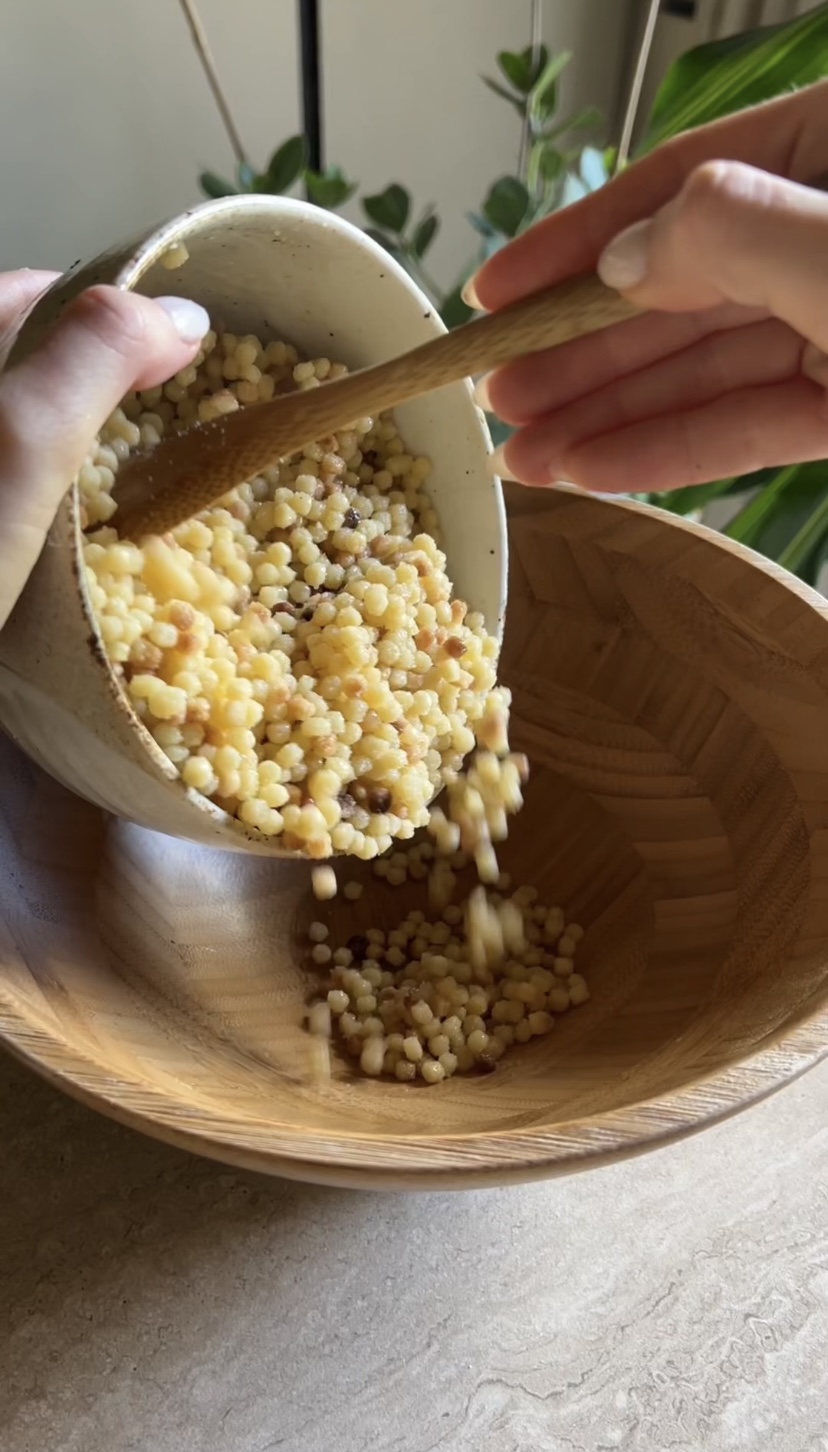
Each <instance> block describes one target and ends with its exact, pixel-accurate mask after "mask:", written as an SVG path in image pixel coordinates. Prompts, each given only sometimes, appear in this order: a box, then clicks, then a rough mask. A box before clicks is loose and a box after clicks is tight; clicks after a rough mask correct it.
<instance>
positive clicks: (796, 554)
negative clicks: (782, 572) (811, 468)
mask: <svg viewBox="0 0 828 1452" xmlns="http://www.w3.org/2000/svg"><path fill="white" fill-rule="evenodd" d="M827 539H828V494H823V495H822V498H821V499H820V501H819V503H818V504H817V505H816V506H815V507H814V509H813V510H812V512H811V513H810V514H809V516H808V518H807V519H806V520H805V522H804V524H802V525H801V526H800V528H799V529H798V530H797V532H796V534H795V535H794V536H793V538H792V539H790V540H789V541H788V543H787V545H786V546H785V548H784V549H783V550H780V551H779V554H778V555H777V561H778V563H779V564H780V565H782V566H783V567H784V568H785V569H786V570H791V571H792V572H793V573H794V574H795V575H799V576H800V578H803V574H802V572H803V569H808V567H809V566H810V569H809V570H808V583H809V584H813V583H814V582H815V580H816V575H817V573H818V571H819V567H820V565H821V563H822V556H823V547H824V545H825V543H826V540H827ZM815 556H817V558H815Z"/></svg>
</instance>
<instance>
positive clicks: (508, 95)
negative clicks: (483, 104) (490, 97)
mask: <svg viewBox="0 0 828 1452" xmlns="http://www.w3.org/2000/svg"><path fill="white" fill-rule="evenodd" d="M480 79H481V80H482V82H483V84H484V86H488V87H489V90H490V91H494V93H495V95H496V96H500V99H501V100H502V101H508V102H509V105H510V106H514V108H515V110H516V111H517V113H518V116H519V117H520V119H521V121H522V120H523V118H524V116H525V115H526V101H525V100H524V99H523V97H522V96H515V95H514V94H513V93H512V92H511V91H507V90H506V87H505V86H501V85H500V84H499V82H498V81H493V80H492V78H491V76H481V77H480Z"/></svg>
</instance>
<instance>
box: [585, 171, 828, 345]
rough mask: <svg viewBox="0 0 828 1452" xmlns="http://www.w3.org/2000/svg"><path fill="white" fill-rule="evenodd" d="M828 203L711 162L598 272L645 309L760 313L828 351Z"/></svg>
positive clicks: (613, 248) (630, 233)
mask: <svg viewBox="0 0 828 1452" xmlns="http://www.w3.org/2000/svg"><path fill="white" fill-rule="evenodd" d="M827 251H828V197H826V196H825V195H824V193H822V192H817V191H812V190H811V189H810V188H809V187H803V186H799V185H797V184H796V183H795V182H788V181H781V180H780V179H779V178H778V177H773V176H769V175H768V174H767V173H766V172H762V171H757V170H756V169H755V168H754V167H749V166H743V165H742V164H741V163H734V162H721V161H716V162H707V163H705V165H704V166H701V167H698V168H697V169H696V170H695V171H694V172H693V173H692V175H691V176H690V177H689V178H688V179H687V182H686V183H685V185H684V187H683V188H682V190H681V192H680V193H679V195H678V196H677V197H675V198H674V199H673V201H671V202H669V203H668V205H667V206H666V207H664V208H662V210H661V211H660V212H658V213H657V214H656V215H655V217H653V218H652V219H651V220H649V221H646V222H640V223H637V224H636V226H634V227H632V228H629V229H628V230H627V231H626V232H625V233H622V234H621V236H620V237H617V238H615V240H614V241H613V243H612V244H611V245H610V247H609V248H607V250H606V251H605V252H604V254H603V256H602V257H601V259H600V262H599V272H600V274H601V276H602V277H603V279H604V281H605V282H606V283H608V284H609V286H611V287H617V288H620V289H622V290H623V291H624V292H626V293H628V294H629V296H630V297H632V298H633V299H634V300H635V301H636V302H637V303H639V304H640V305H641V306H642V307H646V308H657V309H668V310H670V311H676V310H687V309H694V308H709V307H714V306H716V305H717V304H719V303H722V302H724V301H727V302H734V303H739V304H741V305H743V306H747V307H759V308H763V309H765V310H766V311H767V312H769V313H772V314H773V315H774V316H775V317H777V318H781V319H782V320H783V321H784V322H786V323H789V324H790V326H791V327H792V328H795V329H796V331H797V332H798V333H800V334H801V335H802V336H803V337H804V338H807V339H809V340H810V341H812V342H814V343H816V344H817V345H818V346H819V347H820V348H823V349H824V348H828V269H826V267H825V257H826V252H827Z"/></svg>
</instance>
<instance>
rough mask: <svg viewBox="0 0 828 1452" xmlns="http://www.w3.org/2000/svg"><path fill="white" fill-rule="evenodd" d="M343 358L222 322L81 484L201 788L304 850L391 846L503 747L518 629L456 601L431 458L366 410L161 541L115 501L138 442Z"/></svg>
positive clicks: (107, 615)
mask: <svg viewBox="0 0 828 1452" xmlns="http://www.w3.org/2000/svg"><path fill="white" fill-rule="evenodd" d="M343 372H345V369H344V368H343V367H342V366H341V365H337V364H335V363H331V362H330V360H328V359H324V358H323V359H316V360H314V361H307V362H300V360H299V358H298V356H297V354H296V352H295V350H294V349H292V348H291V347H289V346H288V345H286V344H284V343H278V342H276V343H266V344H265V343H263V342H261V341H260V340H259V339H258V338H256V337H253V336H251V335H248V336H245V337H240V336H235V335H233V334H230V333H225V334H223V335H222V336H220V337H219V336H217V335H216V333H214V332H211V333H209V334H208V336H207V337H206V338H205V340H204V343H203V344H202V347H201V349H200V351H199V353H198V355H197V357H196V359H195V360H194V362H193V363H192V364H190V365H188V367H186V368H184V369H182V370H181V371H180V372H179V373H178V374H176V376H175V378H173V379H171V380H170V381H169V382H168V383H167V384H165V385H163V386H161V387H158V388H153V389H147V390H143V391H141V392H138V393H134V394H130V395H128V396H127V397H126V398H125V399H124V400H123V402H122V404H121V406H120V407H119V408H117V409H116V410H115V412H114V413H113V414H112V416H111V417H110V419H109V420H108V421H107V424H106V425H105V427H104V428H103V430H102V431H101V434H100V437H99V440H98V442H97V445H96V447H95V449H94V450H93V451H92V453H91V454H90V455H89V457H88V458H87V460H86V462H85V463H84V465H83V467H82V469H81V471H80V474H79V476H78V481H77V482H78V489H79V492H80V497H81V503H82V518H83V522H84V524H85V527H86V542H85V546H84V559H85V565H86V579H87V584H88V589H89V595H90V599H91V603H92V607H93V610H94V613H95V616H96V619H97V622H98V627H99V630H100V634H101V637H102V640H103V642H104V645H105V649H106V652H107V655H108V657H109V660H110V661H111V663H112V665H113V667H114V669H115V671H116V674H117V675H118V677H119V679H120V681H121V683H122V686H123V689H124V691H125V693H126V694H127V696H128V698H129V700H130V702H131V704H132V706H133V708H134V710H135V712H136V713H137V715H138V716H139V717H140V718H141V720H142V721H143V723H144V725H145V726H146V728H147V730H148V731H149V732H150V734H151V735H152V736H153V737H154V739H155V741H156V742H157V744H158V745H159V746H160V747H161V749H162V750H163V751H164V752H165V753H166V755H167V757H168V758H169V760H170V761H171V762H173V763H174V764H175V766H176V767H177V768H178V771H179V773H180V775H181V778H182V780H183V781H184V783H185V784H186V785H187V786H188V787H189V788H190V789H191V790H193V791H194V792H198V793H201V794H202V795H204V796H207V797H209V798H211V800H213V801H214V802H216V803H217V804H218V805H219V806H221V807H223V808H224V809H225V810H226V811H227V812H229V813H230V814H231V815H232V816H234V817H236V818H238V820H239V821H240V822H241V823H243V824H244V826H245V827H246V828H247V829H248V830H249V831H250V832H251V833H254V834H260V835H262V836H264V837H269V838H278V839H279V844H280V846H283V847H284V848H285V849H287V850H289V851H302V852H304V853H306V854H307V855H308V856H310V857H311V858H316V859H323V858H326V857H329V856H331V855H332V854H334V853H347V854H351V855H353V856H356V857H358V858H363V859H365V860H370V859H372V858H376V857H379V856H381V855H382V854H383V853H385V852H386V851H387V850H388V848H389V847H391V845H392V843H394V842H395V841H401V842H405V841H406V840H410V839H411V838H412V837H413V836H414V834H415V832H416V831H417V829H418V828H420V827H423V826H425V825H426V824H427V822H428V819H429V806H430V803H431V801H432V799H433V797H434V796H435V794H436V793H437V791H438V790H439V789H440V788H441V787H442V786H443V785H444V783H445V782H446V781H447V780H451V779H453V778H456V777H457V774H458V773H459V770H460V767H461V765H462V763H463V760H464V758H465V757H466V756H467V755H468V753H469V752H470V751H472V749H473V748H474V747H475V745H479V746H480V747H481V748H482V749H483V751H485V752H488V753H492V752H495V753H496V752H497V751H498V750H499V749H500V743H501V739H502V728H503V720H502V715H503V713H502V710H501V705H500V697H499V693H498V691H497V687H496V665H497V654H498V650H497V642H496V640H495V639H494V637H492V636H490V635H489V634H488V633H487V631H486V629H485V626H484V622H483V620H482V617H481V616H480V615H477V614H474V613H473V612H469V611H468V609H467V607H466V605H465V603H464V602H463V601H462V600H457V599H455V598H453V592H452V586H451V582H450V580H449V577H448V575H447V573H446V560H445V556H444V554H443V553H442V550H441V548H440V543H439V527H438V520H437V515H436V513H435V510H434V508H433V506H432V503H431V500H430V498H429V495H428V492H427V488H426V480H427V479H428V476H429V473H430V468H431V466H430V464H429V462H428V460H426V459H424V458H421V457H417V456H415V455H413V454H411V453H409V452H408V450H407V449H406V446H405V443H404V441H403V439H402V438H401V437H400V435H399V433H398V430H397V427H396V424H395V423H394V421H393V419H392V418H391V417H385V416H383V417H380V418H377V419H370V418H366V419H361V420H357V421H356V422H355V423H354V424H353V426H352V427H351V428H349V429H345V430H340V432H339V433H338V434H336V435H331V436H330V437H329V438H325V439H321V440H319V441H317V442H315V443H313V444H310V445H308V446H307V447H306V449H305V450H304V453H303V454H302V455H301V456H295V457H293V458H291V459H289V460H284V461H282V462H280V463H275V464H274V465H273V466H272V467H271V468H268V469H266V470H265V471H264V473H263V474H261V475H260V476H257V477H256V478H255V479H251V480H249V481H248V482H247V483H245V484H243V485H241V486H240V487H239V488H238V489H234V490H233V491H232V492H231V493H230V494H228V496H227V498H226V499H225V500H223V501H222V504H221V506H220V507H216V508H213V509H210V510H207V511H205V512H204V513H203V514H201V515H199V516H198V517H197V518H195V519H192V520H190V521H188V522H187V523H186V524H183V525H181V526H180V527H179V528H178V529H176V530H174V531H173V532H172V533H171V534H168V535H165V536H164V537H163V538H149V539H147V540H145V541H144V542H143V543H142V544H141V545H138V544H136V543H135V542H133V541H130V540H126V539H121V538H120V537H119V534H118V529H117V505H116V500H115V498H114V497H113V493H112V491H113V485H114V483H115V479H116V476H117V472H118V468H119V465H120V463H121V461H122V460H123V459H125V458H126V457H127V456H128V454H129V453H130V451H131V450H133V449H136V448H139V447H140V448H151V447H152V445H153V444H155V443H157V442H158V441H159V439H160V438H161V437H162V435H163V434H165V433H167V432H169V431H173V432H174V431H178V430H180V429H182V428H186V427H188V426H190V425H192V424H194V423H196V422H198V421H199V420H208V419H212V418H216V417H218V416H219V415H220V414H222V413H228V412H232V411H234V410H235V409H238V408H240V407H244V406H245V405H247V404H250V403H255V402H258V401H261V400H265V399H269V398H272V397H273V396H274V394H276V393H283V392H285V391H289V390H292V389H307V388H314V387H317V386H319V384H320V383H321V382H322V381H323V380H324V379H328V378H335V377H337V376H339V375H341V374H342V373H343ZM488 764H489V763H488V758H487V759H486V760H485V761H483V762H481V763H480V764H479V768H478V769H479V770H480V771H483V772H484V778H485V780H484V778H481V784H480V785H479V786H478V788H477V790H478V794H479V795H481V796H482V797H483V799H484V803H486V804H487V805H486V810H487V811H488V816H489V818H491V820H490V821H489V831H490V835H491V838H492V840H497V833H498V830H499V828H500V827H501V826H502V821H501V816H500V815H499V814H498V811H497V810H495V809H494V808H493V807H492V806H491V801H490V798H491V793H492V791H493V790H494V785H495V784H494V783H492V782H490V781H489V778H488V777H487V776H485V771H486V770H487V769H488ZM501 770H502V771H504V770H505V772H506V777H507V778H508V781H507V782H506V785H507V786H509V785H510V784H511V786H512V787H514V786H515V783H514V781H513V778H514V776H515V772H514V771H512V770H511V769H510V768H508V767H504V768H501ZM515 789H516V788H515ZM487 793H488V795H487ZM512 794H513V795H514V791H513V793H512ZM475 804H476V803H473V804H472V805H475ZM505 810H508V807H506V808H505ZM487 821H488V818H487ZM453 831H454V835H455V837H456V838H457V842H458V843H459V840H460V837H461V836H462V826H458V825H457V824H456V823H454V824H453ZM481 854H482V855H481V865H482V868H483V870H486V871H488V870H489V869H490V868H491V861H490V858H489V856H487V855H486V851H485V844H484V847H482V848H481ZM421 867H422V861H421V863H420V865H419V866H418V868H417V869H416V870H417V872H418V873H419V872H420V871H421ZM391 871H392V872H393V873H394V877H393V878H392V879H391V881H392V882H395V881H397V880H398V878H399V873H400V871H401V869H400V868H399V867H395V868H392V869H391Z"/></svg>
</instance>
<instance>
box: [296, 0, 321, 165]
mask: <svg viewBox="0 0 828 1452" xmlns="http://www.w3.org/2000/svg"><path fill="white" fill-rule="evenodd" d="M298 6H299V49H300V55H301V62H302V125H303V127H304V131H305V136H306V138H307V142H308V166H309V167H310V168H311V170H312V171H321V170H322V164H323V163H322V85H321V72H322V58H321V54H320V44H319V0H298Z"/></svg>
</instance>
